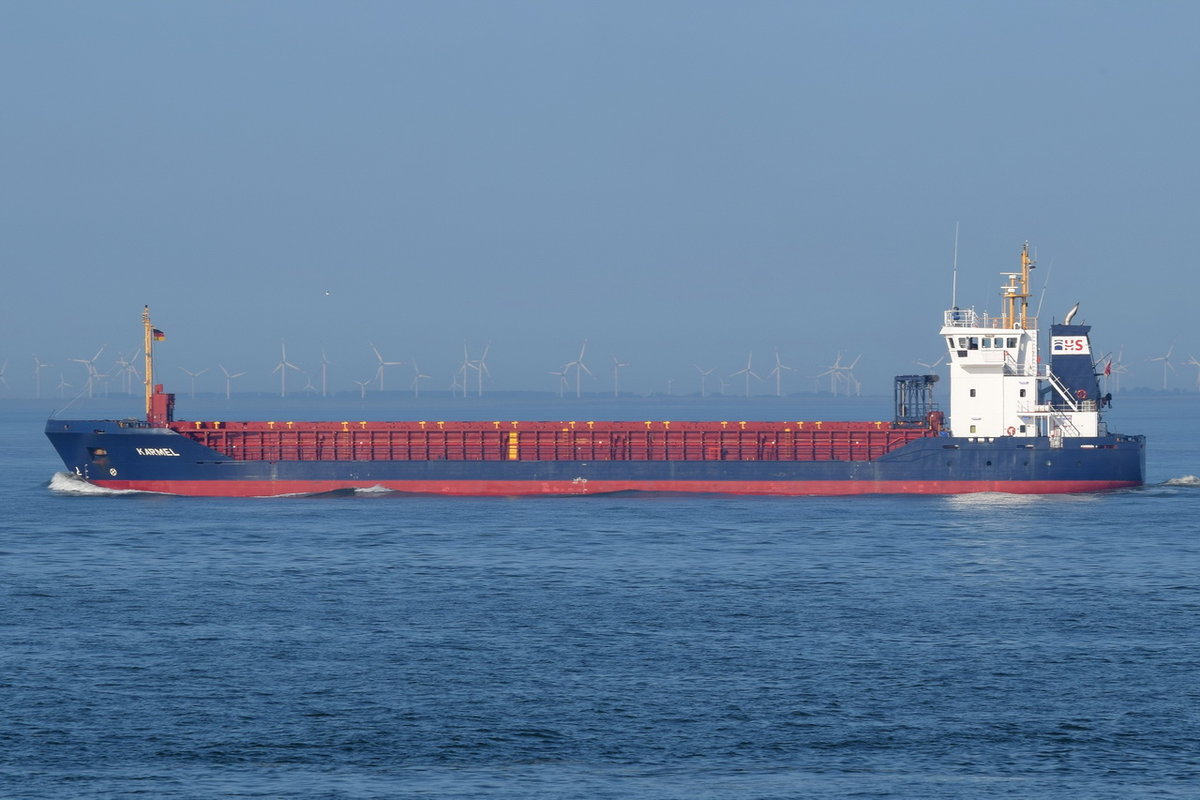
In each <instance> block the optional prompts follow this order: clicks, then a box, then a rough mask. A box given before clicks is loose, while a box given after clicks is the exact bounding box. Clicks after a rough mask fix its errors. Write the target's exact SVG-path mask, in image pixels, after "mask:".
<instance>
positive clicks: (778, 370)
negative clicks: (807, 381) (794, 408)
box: [767, 350, 795, 397]
mask: <svg viewBox="0 0 1200 800" xmlns="http://www.w3.org/2000/svg"><path fill="white" fill-rule="evenodd" d="M786 369H790V370H795V367H789V366H786V365H785V364H784V363H783V362H782V361H780V360H779V351H778V350H776V351H775V369H773V370H771V371H770V372H768V373H767V374H768V375H774V376H775V396H776V397H783V384H782V381H783V371H784V370H786Z"/></svg>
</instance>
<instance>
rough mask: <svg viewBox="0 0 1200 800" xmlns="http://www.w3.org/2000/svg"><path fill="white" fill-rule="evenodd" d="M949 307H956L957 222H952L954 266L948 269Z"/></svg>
mask: <svg viewBox="0 0 1200 800" xmlns="http://www.w3.org/2000/svg"><path fill="white" fill-rule="evenodd" d="M950 307H951V308H958V223H957V222H955V223H954V266H953V268H952V269H951V271H950Z"/></svg>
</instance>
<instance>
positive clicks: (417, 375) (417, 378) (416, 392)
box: [412, 358, 431, 400]
mask: <svg viewBox="0 0 1200 800" xmlns="http://www.w3.org/2000/svg"><path fill="white" fill-rule="evenodd" d="M412 368H413V379H412V390H413V399H414V400H415V399H417V398H419V397H420V396H421V381H422V380H428V379H429V378H430V377H431V376H429V375H422V374H421V368H420V367H418V366H417V360H416V359H415V358H414V359H413V362H412Z"/></svg>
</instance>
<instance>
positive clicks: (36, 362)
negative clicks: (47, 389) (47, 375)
mask: <svg viewBox="0 0 1200 800" xmlns="http://www.w3.org/2000/svg"><path fill="white" fill-rule="evenodd" d="M52 366H54V365H53V364H46V363H44V362H43V361H42V360H41V359H40V358H38V356H37V353H34V354H33V387H34V388H33V396H34V397H35V398H39V399H40V398H41V396H42V370H43V369H45V368H46V367H52Z"/></svg>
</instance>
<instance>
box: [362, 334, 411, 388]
mask: <svg viewBox="0 0 1200 800" xmlns="http://www.w3.org/2000/svg"><path fill="white" fill-rule="evenodd" d="M367 344H371V343H370V342H368V343H367ZM371 349H372V350H374V351H375V358H376V359H377V360H378V361H379V368H378V369H376V370H375V377H376V378H378V379H379V391H380V392H381V393H382V392H383V368H384V367H399V366H400V365H402V364H403V363H404V362H403V361H384V360H383V356H382V355H381V354H380V353H379V348H378V347H376V346H375V345H374V344H371Z"/></svg>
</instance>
